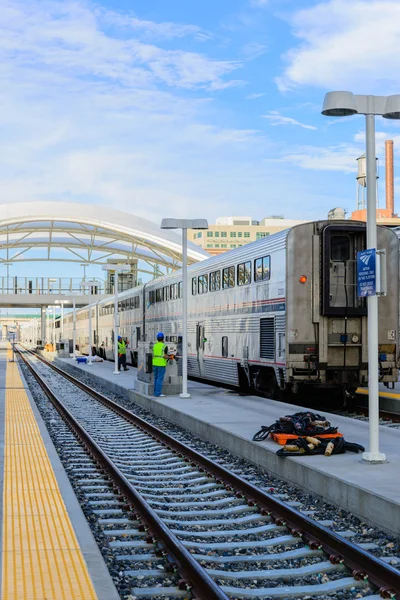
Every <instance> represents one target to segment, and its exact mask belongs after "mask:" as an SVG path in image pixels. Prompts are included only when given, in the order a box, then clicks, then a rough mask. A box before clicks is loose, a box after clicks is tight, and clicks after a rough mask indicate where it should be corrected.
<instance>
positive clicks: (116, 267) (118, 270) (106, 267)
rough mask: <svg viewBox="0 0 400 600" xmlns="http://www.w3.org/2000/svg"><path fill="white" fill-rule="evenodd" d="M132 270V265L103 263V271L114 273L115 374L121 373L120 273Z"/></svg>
mask: <svg viewBox="0 0 400 600" xmlns="http://www.w3.org/2000/svg"><path fill="white" fill-rule="evenodd" d="M130 270H131V266H130V265H113V264H109V265H103V271H112V272H113V273H114V375H119V369H118V330H119V314H118V274H119V273H123V272H128V271H130Z"/></svg>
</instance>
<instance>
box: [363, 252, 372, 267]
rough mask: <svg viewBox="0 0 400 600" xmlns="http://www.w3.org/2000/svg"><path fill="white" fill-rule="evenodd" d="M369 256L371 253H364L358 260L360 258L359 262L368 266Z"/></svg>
mask: <svg viewBox="0 0 400 600" xmlns="http://www.w3.org/2000/svg"><path fill="white" fill-rule="evenodd" d="M371 257H372V253H371V254H364V256H361V257H360V260H361V262H363V263H364V265H365V266H366V267H368V263H369V261H370V260H371Z"/></svg>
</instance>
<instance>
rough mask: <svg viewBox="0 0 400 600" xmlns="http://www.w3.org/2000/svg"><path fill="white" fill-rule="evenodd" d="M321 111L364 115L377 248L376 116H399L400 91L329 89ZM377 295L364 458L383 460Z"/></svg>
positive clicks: (372, 245)
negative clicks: (373, 93) (382, 93)
mask: <svg viewBox="0 0 400 600" xmlns="http://www.w3.org/2000/svg"><path fill="white" fill-rule="evenodd" d="M322 114H323V115H326V116H328V117H346V116H350V115H356V114H359V115H360V114H361V115H365V128H366V131H365V133H366V158H367V161H366V162H367V246H368V249H375V250H376V249H377V248H376V246H377V232H376V179H375V175H376V174H375V168H376V166H375V116H376V115H380V116H382V117H384V118H385V119H400V94H395V95H393V96H358V95H355V94H352V93H351V92H329V93H328V94H326V96H325V100H324V105H323V108H322ZM378 350H379V346H378V296H377V295H376V294H374V295H371V296H368V388H369V390H368V402H369V452H364V454H363V459H364V460H366V461H368V462H384V461H385V460H386V456H385V454H383V453H382V452H380V451H379V361H378Z"/></svg>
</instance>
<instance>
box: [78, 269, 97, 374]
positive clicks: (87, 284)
mask: <svg viewBox="0 0 400 600" xmlns="http://www.w3.org/2000/svg"><path fill="white" fill-rule="evenodd" d="M94 286H95V282H94V281H86V280H85V279H84V280H83V281H81V287H82V288H83V289H86V288H88V290H89V295H90V296H91V295H92V287H94ZM88 308H89V352H88V362H87V364H88V365H91V364H92V337H93V334H92V307H91V305H90V302H89V304H88Z"/></svg>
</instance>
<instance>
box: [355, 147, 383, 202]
mask: <svg viewBox="0 0 400 600" xmlns="http://www.w3.org/2000/svg"><path fill="white" fill-rule="evenodd" d="M375 160H376V207H377V208H378V206H379V195H378V179H379V163H378V159H377V158H376V159H375ZM356 179H357V209H356V210H365V209H366V208H367V193H366V190H367V157H366V155H365V153H364V154H362V155H361V156H360V157H359V158H357V177H356Z"/></svg>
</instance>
